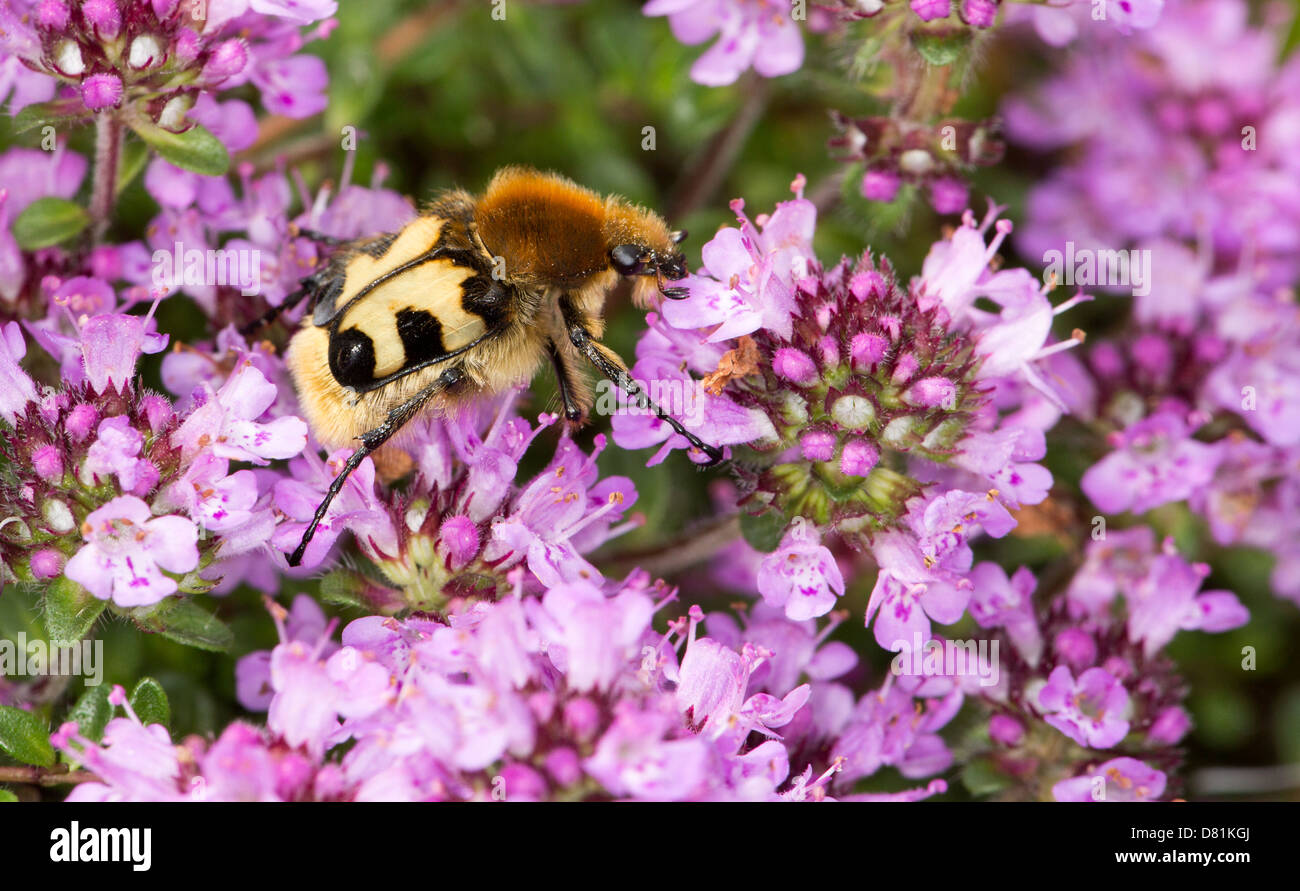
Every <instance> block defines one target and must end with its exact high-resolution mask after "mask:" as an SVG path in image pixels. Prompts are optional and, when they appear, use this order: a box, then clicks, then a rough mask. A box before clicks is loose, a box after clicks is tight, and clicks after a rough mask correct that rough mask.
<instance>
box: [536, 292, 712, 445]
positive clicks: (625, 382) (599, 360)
mask: <svg viewBox="0 0 1300 891" xmlns="http://www.w3.org/2000/svg"><path fill="white" fill-rule="evenodd" d="M560 312H561V313H562V314H563V316H564V326H565V328H566V329H567V330H568V332H569V339H570V340H571V341H573V345H574V346H575V347H577V348H578V350H579V351H580V352H581V353H582V354H583V355H584V356H586V357H587V361H588V362H590V363H591V364H592V365H594V366H596V369H597V370H598V371H600V373H601V374H603V375H605V377H607V378H609V379H610V380H612V381H613V382H614V383H615V384H617V385H618V388H619V389H620V390H622V391H623V392H624V393H626V394H627V395H628V396H630V397H632V398H633V399H635V400H636V402H637V405H639V406H640V407H641V408H646V409H649V410H650V411H651V412H653V413H654V415H655V417H657V418H659V420H661V421H663V422H664V423H665V424H667V425H668V426H669V427H672V428H673V430H674V431H675V432H676V433H678V434H680V435H681V436H683V437H685V439H686V441H687V442H689V443H690V444H691V445H692V446H694V447H695V448H697V449H699V450H700V451H702V452H704V454H706V455H708V456H709V460H708V462H706V464H705V466H712V465H714V464H717V463H718V462H719V461H721V460H722V449H720V448H718V447H717V446H715V445H709V444H708V443H707V442H704V440H702V439H700V438H699V437H698V436H696V435H695V434H694V433H691V432H690V431H689V430H687V429H686V428H685V427H683V426H682V423H681V421H679V420H677V419H676V418H674V417H673V416H672V415H670V414H668V413H667V412H666V411H664V410H663V409H662V408H660V407H659V406H657V405H655V404H654V402H652V401H651V400H650V397H649V396H647V395H646V393H645V391H644V390H642V389H641V386H640V385H639V384H638V383H637V382H636V381H634V380H633V379H632V375H630V374H628V373H627V369H626V368H624V367H623V365H622V363H620V362H617V361H615V359H613V358H611V356H612V355H613V354H612V353H611V352H610V350H609V347H607V346H605V345H604V344H602V343H601V342H600V341H598V340H597V339H596V338H595V336H594V335H592V333H591V329H590V327H589V324H588V322H587V320H586V319H585V318H584V317H583V315H582V312H581V310H579V309H578V308H577V307H575V306H574V305H573V303H572V301H571V300H569V299H568V296H567V295H565V296H562V297H561V298H560Z"/></svg>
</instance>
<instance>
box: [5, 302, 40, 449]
mask: <svg viewBox="0 0 1300 891" xmlns="http://www.w3.org/2000/svg"><path fill="white" fill-rule="evenodd" d="M26 354H27V343H26V341H25V340H24V339H23V331H22V327H21V326H20V325H19V324H18V323H17V322H9V323H8V324H6V325H5V326H4V327H3V328H0V418H4V420H5V421H6V422H7V423H9V424H13V423H14V421H15V420H16V419H17V417H18V415H19V414H20V413H21V412H22V411H24V409H25V407H26V406H27V403H29V402H33V401H35V399H36V387H35V385H34V384H33V383H32V379H31V378H30V377H28V375H27V372H25V371H23V369H22V367H21V366H20V365H19V364H18V363H19V362H20V361H21V360H22V358H23V356H25V355H26Z"/></svg>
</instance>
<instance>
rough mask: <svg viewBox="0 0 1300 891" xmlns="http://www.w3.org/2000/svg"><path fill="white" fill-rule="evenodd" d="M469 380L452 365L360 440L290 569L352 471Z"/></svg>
mask: <svg viewBox="0 0 1300 891" xmlns="http://www.w3.org/2000/svg"><path fill="white" fill-rule="evenodd" d="M467 378H468V374H467V373H466V372H465V368H464V366H463V365H460V364H456V365H453V366H452V367H451V368H448V369H447V370H446V371H444V372H443V373H442V374H440V375H439V376H438V378H437V379H436V380H435V381H433V383H431V384H429V386H427V387H425V388H424V389H423V390H421V391H420V392H418V393H416V394H415V395H414V396H412V397H411V398H410V399H408V400H406V402H403V403H402V404H401V405H399V406H397V408H395V409H393V410H392V411H390V412H389V413H388V417H387V418H386V419H385V420H384V422H383V423H382V424H380V425H379V426H378V427H376V428H374V429H373V430H367V431H366V432H365V433H363V434H361V435H360V436H359V437H357V438H358V439H360V440H361V445H360V446H359V447H358V448H357V450H356V451H354V452H353V453H352V455H351V456H350V457H349V458H348V460H347V463H346V464H344V465H343V469H342V470H341V471H339V475H338V476H336V477H334V480H333V481H332V482H331V483H330V487H329V489H328V490H327V491H326V492H325V497H324V499H322V500H321V503H320V505H319V506H318V507H317V508H316V514H315V516H313V517H312V519H311V523H310V524H309V525H308V526H307V529H306V531H305V532H303V534H302V540H301V541H300V542H298V547H297V548H295V549H294V552H293V553H292V554H290V555H289V565H290V566H298V565H299V564H300V563H302V557H303V554H304V553H306V551H307V545H308V544H310V543H311V540H312V538H313V537H314V536H315V535H316V529H317V528H318V527H319V526H320V524H321V522H322V521H324V519H325V515H326V514H327V513H328V512H329V507H330V504H331V503H332V502H333V501H334V499H335V498H336V497H338V494H339V492H341V491H343V485H344V483H346V482H347V480H348V477H349V476H351V475H352V471H354V470H356V469H357V468H358V467H359V466H360V465H361V462H362V461H364V460H365V459H366V456H368V455H369V454H370V453H371V452H374V451H375V450H376V449H378V448H379V447H380V446H382V445H383V444H384V443H386V442H388V440H390V439H392V437H393V436H394V434H396V433H397V431H399V430H401V429H402V428H403V427H404V426H406V423H407V422H408V421H410V420H411V419H412V418H414V417H415V416H416V414H418V413H419V411H420V409H422V408H423V407H424V406H425V404H426V403H427V402H428V401H429V400H430V399H432V398H433V397H434V396H437V395H438V394H439V393H443V392H445V391H447V390H449V389H451V388H452V387H455V386H456V385H457V384H459V383H461V382H462V381H464V380H466V379H467Z"/></svg>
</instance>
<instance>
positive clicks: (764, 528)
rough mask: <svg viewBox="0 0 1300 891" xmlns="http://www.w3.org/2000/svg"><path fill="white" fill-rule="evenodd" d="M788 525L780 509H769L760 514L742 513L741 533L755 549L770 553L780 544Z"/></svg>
mask: <svg viewBox="0 0 1300 891" xmlns="http://www.w3.org/2000/svg"><path fill="white" fill-rule="evenodd" d="M786 525H787V524H786V519H785V514H783V513H781V512H780V511H779V510H769V511H768V512H767V513H765V514H759V515H758V516H753V515H752V514H741V515H740V534H741V535H743V536H744V537H745V541H747V542H749V544H750V545H751V546H752V547H753V548H754V550H756V551H762V552H763V553H764V554H770V553H771V552H772V551H775V550H776V549H777V548H778V547H779V546H780V544H781V536H782V535H784V534H785V527H786Z"/></svg>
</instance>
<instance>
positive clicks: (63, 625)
mask: <svg viewBox="0 0 1300 891" xmlns="http://www.w3.org/2000/svg"><path fill="white" fill-rule="evenodd" d="M106 606H108V601H107V600H100V599H99V598H98V597H96V596H95V595H93V594H91V593H90V592H89V591H87V590H86V589H85V588H83V587H81V585H78V584H77V583H76V582H74V581H72V579H69V578H67V577H66V576H59V577H58V578H57V579H55V580H54V581H53V582H51V583H50V586H49V588H47V589H46V592H45V631H46V633H47V634H48V635H49V636H50V640H52V641H60V642H63V643H73V642H75V641H79V640H81V639H82V638H84V637H85V636H86V634H87V633H88V632H89V631H90V629H91V627H92V626H93V625H94V624H95V620H96V619H98V618H99V614H100V613H102V612H103V611H104V607H106Z"/></svg>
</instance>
